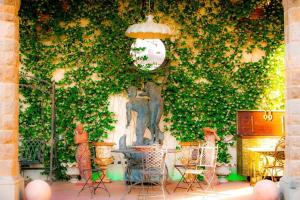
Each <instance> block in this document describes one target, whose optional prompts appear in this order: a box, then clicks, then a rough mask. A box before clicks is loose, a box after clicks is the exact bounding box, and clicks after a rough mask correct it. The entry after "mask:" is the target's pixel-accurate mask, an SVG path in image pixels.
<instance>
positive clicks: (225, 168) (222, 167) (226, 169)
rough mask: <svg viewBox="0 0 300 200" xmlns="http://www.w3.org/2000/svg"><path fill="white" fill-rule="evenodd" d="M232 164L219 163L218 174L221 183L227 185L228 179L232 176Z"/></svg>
mask: <svg viewBox="0 0 300 200" xmlns="http://www.w3.org/2000/svg"><path fill="white" fill-rule="evenodd" d="M230 172H231V171H230V164H229V163H217V167H216V174H217V175H218V179H219V182H220V183H227V182H228V180H227V179H226V177H227V176H228V175H229V174H230Z"/></svg>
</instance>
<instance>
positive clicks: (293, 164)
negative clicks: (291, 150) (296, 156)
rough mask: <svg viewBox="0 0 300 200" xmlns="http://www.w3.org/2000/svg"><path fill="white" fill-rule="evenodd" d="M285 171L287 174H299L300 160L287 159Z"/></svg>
mask: <svg viewBox="0 0 300 200" xmlns="http://www.w3.org/2000/svg"><path fill="white" fill-rule="evenodd" d="M286 162H287V164H286V169H285V172H286V174H287V175H288V176H300V160H287V161H286Z"/></svg>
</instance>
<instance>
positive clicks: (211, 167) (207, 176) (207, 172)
mask: <svg viewBox="0 0 300 200" xmlns="http://www.w3.org/2000/svg"><path fill="white" fill-rule="evenodd" d="M199 151H200V153H199V158H198V159H197V163H196V165H195V166H194V167H193V168H189V169H186V170H185V172H184V176H187V175H192V176H191V177H192V179H191V180H190V181H189V182H188V188H187V191H189V190H191V189H192V187H193V185H194V184H198V186H199V187H200V188H202V189H204V191H207V190H208V189H209V188H211V189H212V190H213V186H212V181H213V179H214V177H215V171H216V164H217V155H218V146H202V147H200V148H199ZM199 175H201V176H203V177H204V181H205V182H206V187H205V188H203V187H202V186H201V185H200V181H199V180H198V176H199Z"/></svg>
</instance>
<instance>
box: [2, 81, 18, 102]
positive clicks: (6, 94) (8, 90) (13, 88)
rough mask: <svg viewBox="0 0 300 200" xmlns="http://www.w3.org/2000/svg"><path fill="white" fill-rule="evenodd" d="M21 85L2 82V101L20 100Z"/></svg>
mask: <svg viewBox="0 0 300 200" xmlns="http://www.w3.org/2000/svg"><path fill="white" fill-rule="evenodd" d="M18 98H19V85H18V84H15V83H1V82H0V101H14V100H17V101H18V100H19V99H18Z"/></svg>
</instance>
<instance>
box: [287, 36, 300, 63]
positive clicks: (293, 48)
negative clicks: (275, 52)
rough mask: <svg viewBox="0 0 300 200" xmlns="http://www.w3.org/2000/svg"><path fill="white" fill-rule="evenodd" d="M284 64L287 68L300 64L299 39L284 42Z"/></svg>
mask: <svg viewBox="0 0 300 200" xmlns="http://www.w3.org/2000/svg"><path fill="white" fill-rule="evenodd" d="M286 65H287V67H288V68H290V66H291V65H292V66H297V65H300V41H299V42H298V41H297V42H289V43H288V44H286Z"/></svg>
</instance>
